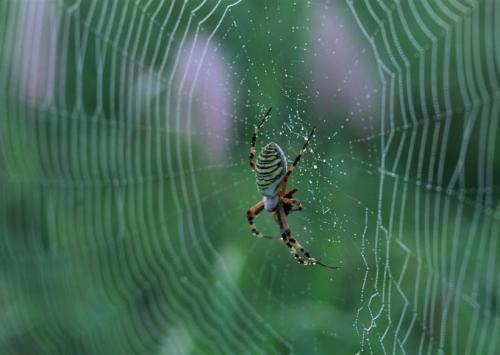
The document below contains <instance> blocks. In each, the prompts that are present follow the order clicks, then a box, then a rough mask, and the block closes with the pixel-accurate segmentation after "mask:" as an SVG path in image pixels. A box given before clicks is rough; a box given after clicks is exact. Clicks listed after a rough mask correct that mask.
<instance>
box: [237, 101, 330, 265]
mask: <svg viewBox="0 0 500 355" xmlns="http://www.w3.org/2000/svg"><path fill="white" fill-rule="evenodd" d="M270 113H271V108H269V110H267V112H266V114H265V115H264V118H263V119H262V121H261V122H260V123H259V125H258V126H257V127H256V128H255V131H254V133H253V136H252V144H251V145H250V156H249V158H248V161H249V164H250V168H252V171H253V172H254V173H255V176H256V180H257V188H258V190H259V192H260V194H261V195H262V200H261V201H259V202H258V203H257V204H256V205H255V206H253V207H252V208H250V209H249V210H248V211H247V220H248V223H249V224H250V227H251V228H252V234H253V235H254V236H256V237H258V238H268V239H281V240H282V241H283V243H284V244H285V245H286V246H287V247H288V248H289V249H290V252H291V253H292V255H293V257H294V258H295V260H297V262H298V263H299V264H301V265H316V264H317V265H321V266H324V267H328V268H331V269H336V268H337V267H335V266H328V265H326V264H323V263H322V262H320V261H319V260H318V259H316V258H314V257H312V256H311V254H310V253H309V252H308V251H307V250H306V249H304V247H303V246H302V245H301V244H300V243H299V242H298V241H297V240H296V239H294V238H292V232H291V231H290V228H289V227H288V222H287V216H288V214H289V213H291V212H294V211H300V210H302V205H301V204H300V202H299V201H298V200H296V199H294V198H293V194H294V193H295V192H297V189H292V190H290V191H288V192H286V186H287V183H288V179H289V178H290V175H291V174H292V172H293V171H294V170H295V168H296V167H297V164H298V163H299V161H300V158H301V157H302V156H303V155H304V152H305V150H306V147H307V144H308V143H309V140H310V139H311V138H312V136H313V134H314V130H315V128H313V129H312V131H311V133H309V137H308V138H307V140H306V142H305V143H304V145H303V147H302V149H301V150H300V151H299V155H297V157H296V158H295V160H294V161H293V163H292V165H291V166H290V168H289V169H287V160H286V157H285V154H284V153H283V150H282V149H281V148H280V146H279V145H277V144H276V143H269V144H267V145H266V146H265V147H264V148H263V149H262V151H261V152H260V154H259V156H258V157H257V163H254V157H255V142H256V140H257V134H258V133H259V132H260V128H261V127H262V125H263V124H264V122H265V121H266V119H267V117H268V116H269V114H270ZM264 209H266V210H267V211H268V212H270V213H272V214H273V215H274V216H275V218H276V220H277V222H278V225H279V228H280V231H281V238H277V237H270V236H266V235H264V234H262V233H261V232H259V231H258V230H257V226H256V225H255V223H254V219H255V217H256V216H257V215H258V214H259V213H260V212H262V211H263V210H264ZM299 252H300V254H299Z"/></svg>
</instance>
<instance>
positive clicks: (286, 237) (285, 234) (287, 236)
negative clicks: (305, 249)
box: [277, 206, 312, 265]
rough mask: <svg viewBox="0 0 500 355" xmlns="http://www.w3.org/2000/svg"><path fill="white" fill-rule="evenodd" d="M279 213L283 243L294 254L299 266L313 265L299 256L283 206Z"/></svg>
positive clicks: (280, 207) (279, 208)
mask: <svg viewBox="0 0 500 355" xmlns="http://www.w3.org/2000/svg"><path fill="white" fill-rule="evenodd" d="M277 213H278V214H277V216H278V223H279V225H280V230H281V238H282V240H283V243H284V244H285V245H286V246H287V247H288V248H290V253H292V255H293V257H294V259H295V260H297V262H298V263H299V264H301V265H311V264H312V263H310V262H309V261H306V260H304V259H303V258H301V256H300V255H299V253H297V250H296V249H295V248H294V246H293V245H292V244H293V242H292V240H293V241H295V240H294V239H293V238H292V232H291V231H290V228H289V227H288V223H287V220H286V213H285V210H284V209H283V206H279V207H278V211H277Z"/></svg>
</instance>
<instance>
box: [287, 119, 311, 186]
mask: <svg viewBox="0 0 500 355" xmlns="http://www.w3.org/2000/svg"><path fill="white" fill-rule="evenodd" d="M315 130H316V127H314V128H313V129H312V130H311V133H309V137H307V140H306V142H305V143H304V145H303V146H302V149H301V150H300V151H299V155H297V157H296V158H295V160H294V161H293V163H292V165H291V166H290V168H288V171H287V172H286V174H285V176H283V183H282V189H283V191H284V190H285V189H286V184H287V182H288V178H289V177H290V175H291V174H292V172H293V171H294V170H295V168H296V167H297V164H298V163H299V161H300V158H302V156H303V155H304V153H305V151H306V148H307V145H308V144H309V141H310V140H311V138H312V136H313V135H314V131H315Z"/></svg>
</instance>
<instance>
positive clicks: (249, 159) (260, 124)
mask: <svg viewBox="0 0 500 355" xmlns="http://www.w3.org/2000/svg"><path fill="white" fill-rule="evenodd" d="M271 109H272V107H269V110H267V112H266V114H265V115H264V118H263V119H262V121H260V123H259V125H258V126H257V127H255V130H254V132H253V136H252V144H251V145H250V155H249V156H248V164H250V168H251V169H252V171H255V163H254V161H253V158H254V157H255V142H256V141H257V134H259V132H260V127H262V125H263V124H264V122H265V121H266V118H267V116H269V114H270V113H271Z"/></svg>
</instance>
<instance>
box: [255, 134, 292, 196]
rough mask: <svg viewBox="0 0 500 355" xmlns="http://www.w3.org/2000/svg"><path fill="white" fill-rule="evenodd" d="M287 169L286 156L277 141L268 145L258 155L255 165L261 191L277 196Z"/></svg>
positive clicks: (263, 193) (266, 194) (267, 194)
mask: <svg viewBox="0 0 500 355" xmlns="http://www.w3.org/2000/svg"><path fill="white" fill-rule="evenodd" d="M286 169H287V162H286V157H285V154H284V153H283V151H282V150H281V148H280V147H279V146H278V145H277V144H276V143H269V144H268V145H266V146H265V147H264V149H262V151H261V152H260V154H259V156H258V157H257V164H256V166H255V173H256V174H255V175H256V177H257V188H258V189H259V191H260V193H261V194H262V195H264V196H268V197H272V196H275V195H276V194H277V193H278V189H279V184H280V182H281V178H282V177H283V175H285V173H286Z"/></svg>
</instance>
